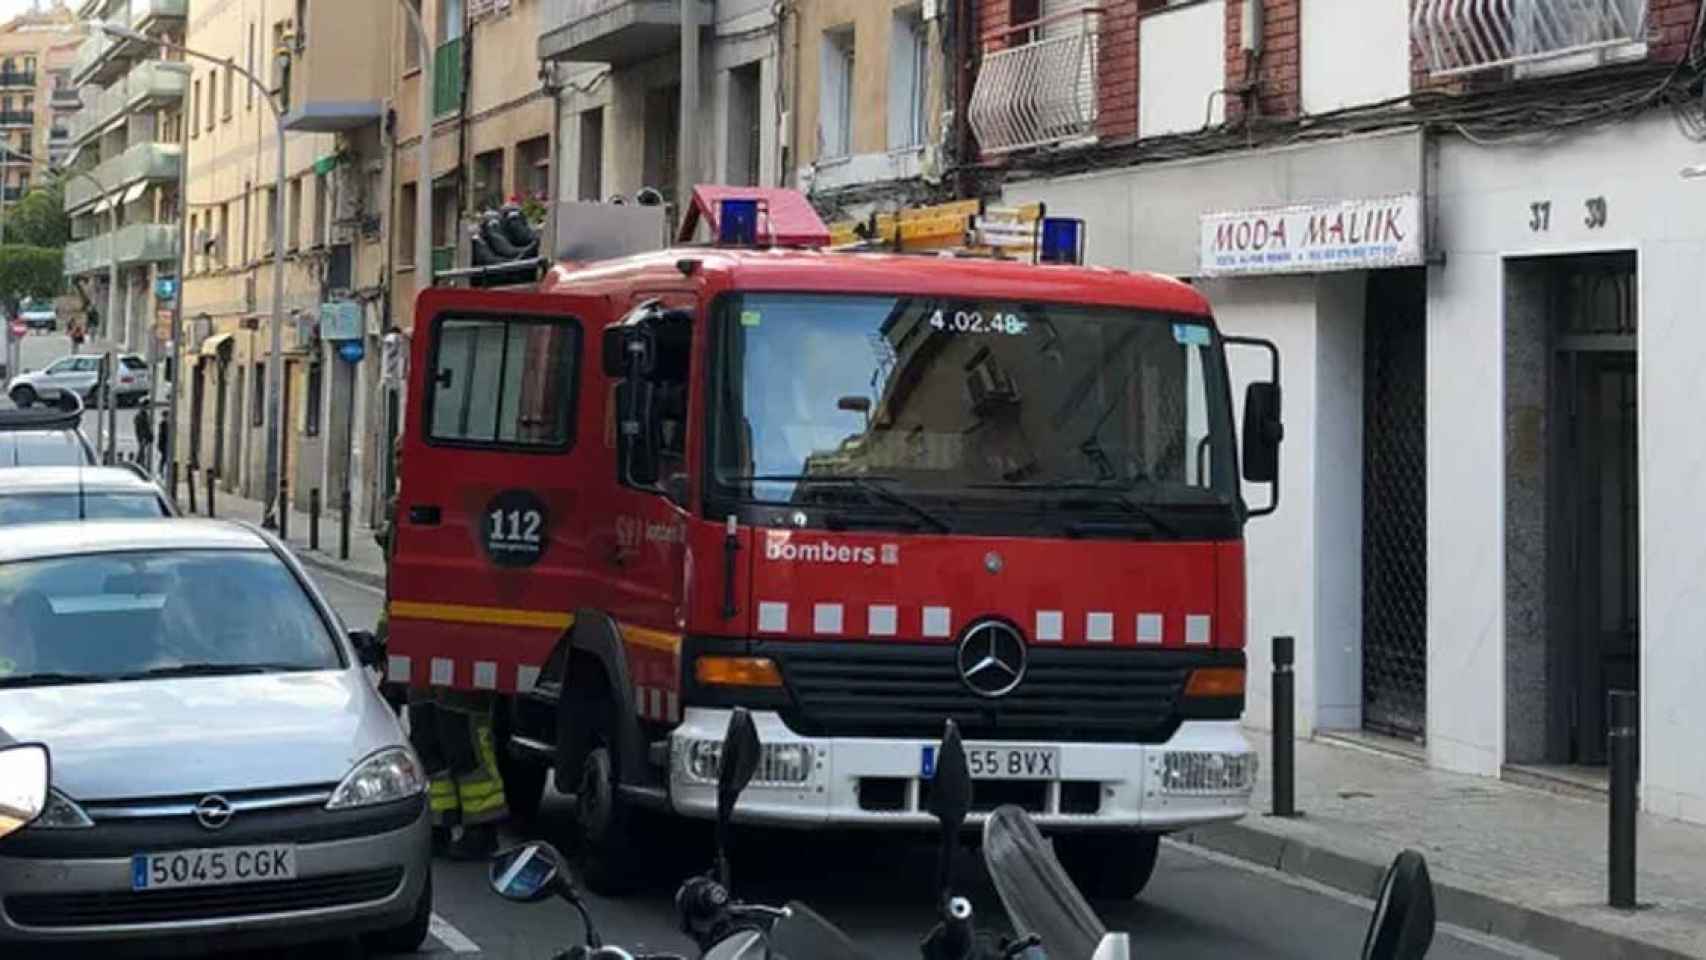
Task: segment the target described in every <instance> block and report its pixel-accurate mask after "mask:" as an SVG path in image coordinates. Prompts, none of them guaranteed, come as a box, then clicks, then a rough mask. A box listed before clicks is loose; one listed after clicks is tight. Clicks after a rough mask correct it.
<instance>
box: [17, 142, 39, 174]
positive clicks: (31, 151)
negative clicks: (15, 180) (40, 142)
mask: <svg viewBox="0 0 1706 960" xmlns="http://www.w3.org/2000/svg"><path fill="white" fill-rule="evenodd" d="M18 140H19V142H20V144H21V146H20V148H19V152H21V153H22V154H23V155H24V156H26V157H33V156H35V155H36V151H35V137H34V135H33V134H32V133H31V132H30V131H28V130H25V131H24V132H23V133H20V134H18ZM24 179H25V180H28V179H29V177H28V176H26V177H25V178H24Z"/></svg>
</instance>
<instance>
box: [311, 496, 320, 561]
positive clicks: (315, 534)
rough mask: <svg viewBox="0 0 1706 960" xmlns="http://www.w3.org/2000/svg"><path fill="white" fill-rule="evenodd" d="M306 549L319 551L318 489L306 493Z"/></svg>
mask: <svg viewBox="0 0 1706 960" xmlns="http://www.w3.org/2000/svg"><path fill="white" fill-rule="evenodd" d="M308 549H310V550H318V549H320V488H319V487H315V488H313V489H311V490H309V491H308Z"/></svg>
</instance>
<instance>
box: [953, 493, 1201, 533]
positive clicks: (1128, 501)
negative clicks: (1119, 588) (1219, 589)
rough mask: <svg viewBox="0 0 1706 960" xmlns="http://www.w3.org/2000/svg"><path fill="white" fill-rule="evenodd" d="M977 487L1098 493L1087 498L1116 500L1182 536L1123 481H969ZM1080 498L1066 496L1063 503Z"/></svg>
mask: <svg viewBox="0 0 1706 960" xmlns="http://www.w3.org/2000/svg"><path fill="white" fill-rule="evenodd" d="M968 486H970V487H971V488H972V489H974V490H1040V491H1043V492H1046V493H1094V494H1097V497H1096V498H1095V499H1094V500H1086V501H1084V502H1086V503H1092V504H1095V505H1097V506H1101V505H1104V504H1112V505H1113V506H1116V507H1119V508H1120V509H1121V510H1124V511H1125V512H1126V513H1128V514H1130V515H1131V516H1133V517H1136V518H1138V519H1139V520H1142V521H1143V522H1144V523H1147V524H1149V525H1150V526H1152V527H1154V528H1155V529H1157V530H1159V531H1161V532H1162V533H1165V534H1166V535H1168V536H1170V537H1177V536H1179V535H1180V534H1179V528H1178V527H1176V526H1174V525H1173V524H1171V523H1168V522H1167V521H1166V520H1165V519H1163V518H1162V517H1161V513H1160V511H1157V510H1155V509H1153V508H1150V507H1146V506H1144V505H1143V504H1141V503H1138V502H1137V501H1136V500H1133V499H1132V498H1130V497H1128V496H1126V495H1125V491H1126V490H1127V489H1129V488H1127V487H1124V486H1121V485H1119V484H1112V483H1095V482H1092V481H1085V480H1076V481H1075V480H1058V481H1057V480H1034V481H1020V482H1015V483H973V484H968ZM1074 502H1077V501H1072V500H1065V501H1063V503H1074Z"/></svg>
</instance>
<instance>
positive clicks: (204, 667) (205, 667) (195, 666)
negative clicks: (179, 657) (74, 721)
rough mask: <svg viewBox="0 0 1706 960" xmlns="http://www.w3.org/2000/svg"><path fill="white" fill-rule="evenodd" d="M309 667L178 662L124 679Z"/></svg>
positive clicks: (274, 670)
mask: <svg viewBox="0 0 1706 960" xmlns="http://www.w3.org/2000/svg"><path fill="white" fill-rule="evenodd" d="M308 669H311V668H309V667H304V666H302V665H300V664H295V663H180V664H176V665H174V666H170V667H155V668H153V669H151V670H139V671H137V672H135V673H127V674H125V675H124V676H123V677H122V679H125V680H154V679H159V678H162V677H234V676H240V675H243V674H251V673H293V672H299V671H302V670H308Z"/></svg>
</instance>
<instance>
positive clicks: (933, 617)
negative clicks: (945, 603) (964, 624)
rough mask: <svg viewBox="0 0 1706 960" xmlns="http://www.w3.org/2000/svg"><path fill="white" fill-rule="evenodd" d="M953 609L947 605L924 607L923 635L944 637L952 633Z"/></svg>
mask: <svg viewBox="0 0 1706 960" xmlns="http://www.w3.org/2000/svg"><path fill="white" fill-rule="evenodd" d="M953 619H954V611H953V610H951V609H949V608H948V607H925V608H924V635H925V636H927V637H946V636H948V635H950V634H951V633H953V632H954V631H953Z"/></svg>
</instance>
